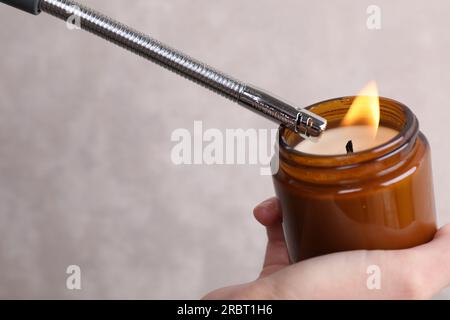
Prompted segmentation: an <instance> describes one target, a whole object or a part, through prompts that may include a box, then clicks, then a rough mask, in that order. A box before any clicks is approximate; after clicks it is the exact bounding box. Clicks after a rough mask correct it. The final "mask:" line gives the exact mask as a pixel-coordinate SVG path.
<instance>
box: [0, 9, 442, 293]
mask: <svg viewBox="0 0 450 320" xmlns="http://www.w3.org/2000/svg"><path fill="white" fill-rule="evenodd" d="M84 3H86V4H88V5H91V6H93V7H96V8H98V9H100V10H102V11H104V12H105V13H107V14H109V15H111V16H114V17H117V18H118V19H120V20H122V21H123V22H125V23H127V24H129V25H132V26H134V27H136V28H137V29H140V30H142V31H146V32H148V33H150V34H151V35H153V36H155V37H157V38H158V39H160V40H163V41H164V42H166V43H168V44H170V45H172V46H175V47H177V48H179V49H181V50H183V51H185V52H187V53H189V54H191V55H193V56H195V57H198V58H200V59H202V60H204V61H206V62H208V63H209V64H211V65H214V66H217V67H218V68H220V69H222V70H225V71H227V72H228V73H230V74H232V75H234V76H236V77H238V78H240V79H243V80H246V81H249V82H251V83H254V84H256V85H258V86H260V87H263V88H268V89H270V90H271V91H272V92H275V93H277V94H278V95H280V96H283V97H285V98H287V99H288V100H290V101H295V102H296V103H297V104H298V105H299V106H304V105H308V104H311V103H313V102H317V101H319V100H323V99H327V98H332V97H336V96H342V95H348V94H356V93H357V92H358V91H359V90H360V89H361V88H362V87H363V86H364V85H365V84H366V83H367V82H368V81H370V80H372V79H376V80H377V81H378V83H379V87H380V93H381V94H382V95H383V96H388V97H391V98H394V99H397V100H400V101H402V102H404V103H406V104H407V105H408V106H410V107H411V108H412V109H413V110H414V112H415V113H416V115H417V116H418V118H419V119H420V124H421V128H422V131H423V132H424V133H425V134H426V135H427V137H428V138H429V140H430V143H431V146H432V153H433V166H434V178H435V191H436V201H437V209H438V213H439V221H440V224H443V223H445V222H449V221H450V197H448V196H447V192H448V190H449V188H450V182H449V181H450V167H449V166H448V157H449V156H450V150H449V143H448V125H446V124H447V122H448V121H447V119H448V118H449V117H450V108H449V99H450V92H449V90H448V88H449V85H450V62H449V58H448V57H449V56H450V33H449V32H448V31H449V28H450V20H449V19H448V13H449V10H450V3H449V2H448V1H445V0H440V1H438V0H435V1H433V2H430V1H411V0H408V1H406V0H404V1H381V0H377V1H357V0H354V1H349V0H346V1H332V0H327V1H294V0H283V1H275V0H264V1H261V0H247V1H238V0H216V1H208V0H189V1H188V0H171V1H167V0H151V1H144V0H134V1H125V0H108V1H106V0H84ZM369 4H377V5H379V6H380V7H381V9H382V29H381V30H379V31H373V30H372V31H370V30H368V29H367V28H366V18H367V15H366V8H367V6H368V5H369ZM0 21H1V28H0V46H1V47H0V49H1V59H0V297H1V298H198V297H200V296H201V295H202V294H204V293H206V292H207V291H209V290H211V289H214V288H217V287H219V286H224V285H228V284H233V283H238V282H242V281H247V280H252V279H253V278H254V277H255V276H256V275H257V273H258V271H259V268H260V265H261V259H262V256H263V252H264V245H265V235H264V231H263V228H262V227H260V226H259V225H257V223H255V222H254V220H253V217H252V208H253V206H254V205H255V204H256V203H257V202H259V201H260V200H262V199H264V198H266V197H269V196H271V195H272V194H273V190H272V182H271V178H270V177H264V176H260V175H259V174H258V173H259V168H258V167H256V166H179V167H177V166H174V165H173V164H172V162H171V161H170V151H171V148H172V147H173V145H174V144H173V143H172V142H171V141H170V135H171V133H172V131H173V130H174V129H175V128H180V127H185V128H192V126H193V121H194V120H199V119H202V120H203V121H204V126H206V127H210V128H220V129H225V128H275V127H276V126H275V125H274V124H272V123H270V122H268V121H266V120H264V119H259V118H258V117H257V116H255V115H253V114H252V113H250V112H247V111H244V110H241V109H240V108H239V107H237V106H235V105H233V104H231V103H229V102H228V101H227V100H225V99H223V98H220V97H218V96H216V95H214V94H211V93H209V92H207V91H206V90H204V89H202V88H200V87H198V86H196V85H195V84H191V83H190V82H187V81H186V80H184V79H182V78H180V77H178V76H176V75H173V74H171V73H168V72H167V71H165V70H163V69H161V68H160V67H158V66H155V65H153V64H150V63H148V62H146V61H145V60H143V59H140V58H137V57H135V56H133V55H131V54H129V53H128V52H126V51H124V50H122V49H120V48H117V47H115V46H113V45H111V44H108V43H106V42H104V41H100V40H99V39H97V38H95V37H93V36H91V35H89V34H87V33H84V32H81V31H68V30H67V29H66V28H65V26H64V24H63V23H61V22H60V21H57V20H56V19H54V18H51V17H49V16H46V15H45V14H43V15H41V16H40V17H38V18H36V17H32V16H29V15H26V14H22V13H18V12H16V11H15V10H13V9H11V8H7V7H5V6H3V5H1V6H0ZM70 264H77V265H80V266H81V268H82V276H83V278H82V279H83V282H82V285H83V289H82V290H81V291H68V290H67V289H66V288H65V279H66V274H65V268H66V267H67V266H68V265H70ZM440 297H450V294H449V293H448V294H447V295H445V293H442V294H441V296H440Z"/></svg>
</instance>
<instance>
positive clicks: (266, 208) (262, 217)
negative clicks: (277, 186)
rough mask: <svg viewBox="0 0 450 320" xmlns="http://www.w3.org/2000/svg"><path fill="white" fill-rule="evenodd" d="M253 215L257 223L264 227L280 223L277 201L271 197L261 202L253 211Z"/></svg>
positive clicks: (279, 210)
mask: <svg viewBox="0 0 450 320" xmlns="http://www.w3.org/2000/svg"><path fill="white" fill-rule="evenodd" d="M253 215H254V216H255V218H256V220H258V222H259V223H261V224H262V225H263V226H266V227H267V226H270V225H273V224H275V223H278V222H281V220H282V218H281V209H280V203H279V201H278V199H277V198H275V197H273V198H270V199H267V200H265V201H263V202H261V203H260V204H259V205H257V206H256V207H255V209H253Z"/></svg>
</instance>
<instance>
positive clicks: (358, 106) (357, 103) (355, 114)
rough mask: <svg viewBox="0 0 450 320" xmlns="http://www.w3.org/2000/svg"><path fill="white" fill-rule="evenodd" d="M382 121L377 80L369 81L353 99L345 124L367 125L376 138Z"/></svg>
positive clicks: (343, 121) (343, 122)
mask: <svg viewBox="0 0 450 320" xmlns="http://www.w3.org/2000/svg"><path fill="white" fill-rule="evenodd" d="M379 123H380V99H379V97H378V88H377V84H376V82H375V81H371V82H369V83H368V84H367V85H366V86H365V87H364V89H362V90H361V92H360V93H359V94H358V96H357V97H356V98H355V100H354V101H353V103H352V105H351V106H350V109H349V110H348V112H347V114H346V115H345V117H344V120H342V125H343V126H354V125H366V126H368V127H370V130H371V132H372V136H373V137H374V138H375V136H376V135H377V131H378V125H379Z"/></svg>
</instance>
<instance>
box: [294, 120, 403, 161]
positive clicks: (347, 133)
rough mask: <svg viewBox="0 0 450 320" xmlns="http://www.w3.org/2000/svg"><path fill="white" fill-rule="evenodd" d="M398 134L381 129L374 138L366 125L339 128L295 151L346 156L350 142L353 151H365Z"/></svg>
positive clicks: (304, 142)
mask: <svg viewBox="0 0 450 320" xmlns="http://www.w3.org/2000/svg"><path fill="white" fill-rule="evenodd" d="M397 134H398V131H397V130H394V129H391V128H387V127H381V126H380V127H379V128H378V132H377V135H376V136H375V137H374V136H373V130H372V129H371V128H370V127H368V126H364V125H359V126H347V127H338V128H333V129H327V130H325V131H324V132H323V133H322V136H321V137H320V138H319V140H318V141H317V142H313V141H310V140H304V141H302V142H300V143H299V144H298V145H297V146H296V147H295V150H298V151H301V152H305V153H310V154H316V155H338V154H346V153H347V151H346V149H345V145H346V144H347V142H348V141H349V140H352V142H353V151H354V152H358V151H363V150H367V149H371V148H373V147H376V146H379V145H381V144H383V143H385V142H387V141H389V140H390V139H392V138H393V137H394V136H396V135H397Z"/></svg>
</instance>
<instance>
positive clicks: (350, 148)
mask: <svg viewBox="0 0 450 320" xmlns="http://www.w3.org/2000/svg"><path fill="white" fill-rule="evenodd" d="M345 150H347V154H348V153H353V142H352V140H349V141H348V142H347V144H346V145H345Z"/></svg>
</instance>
